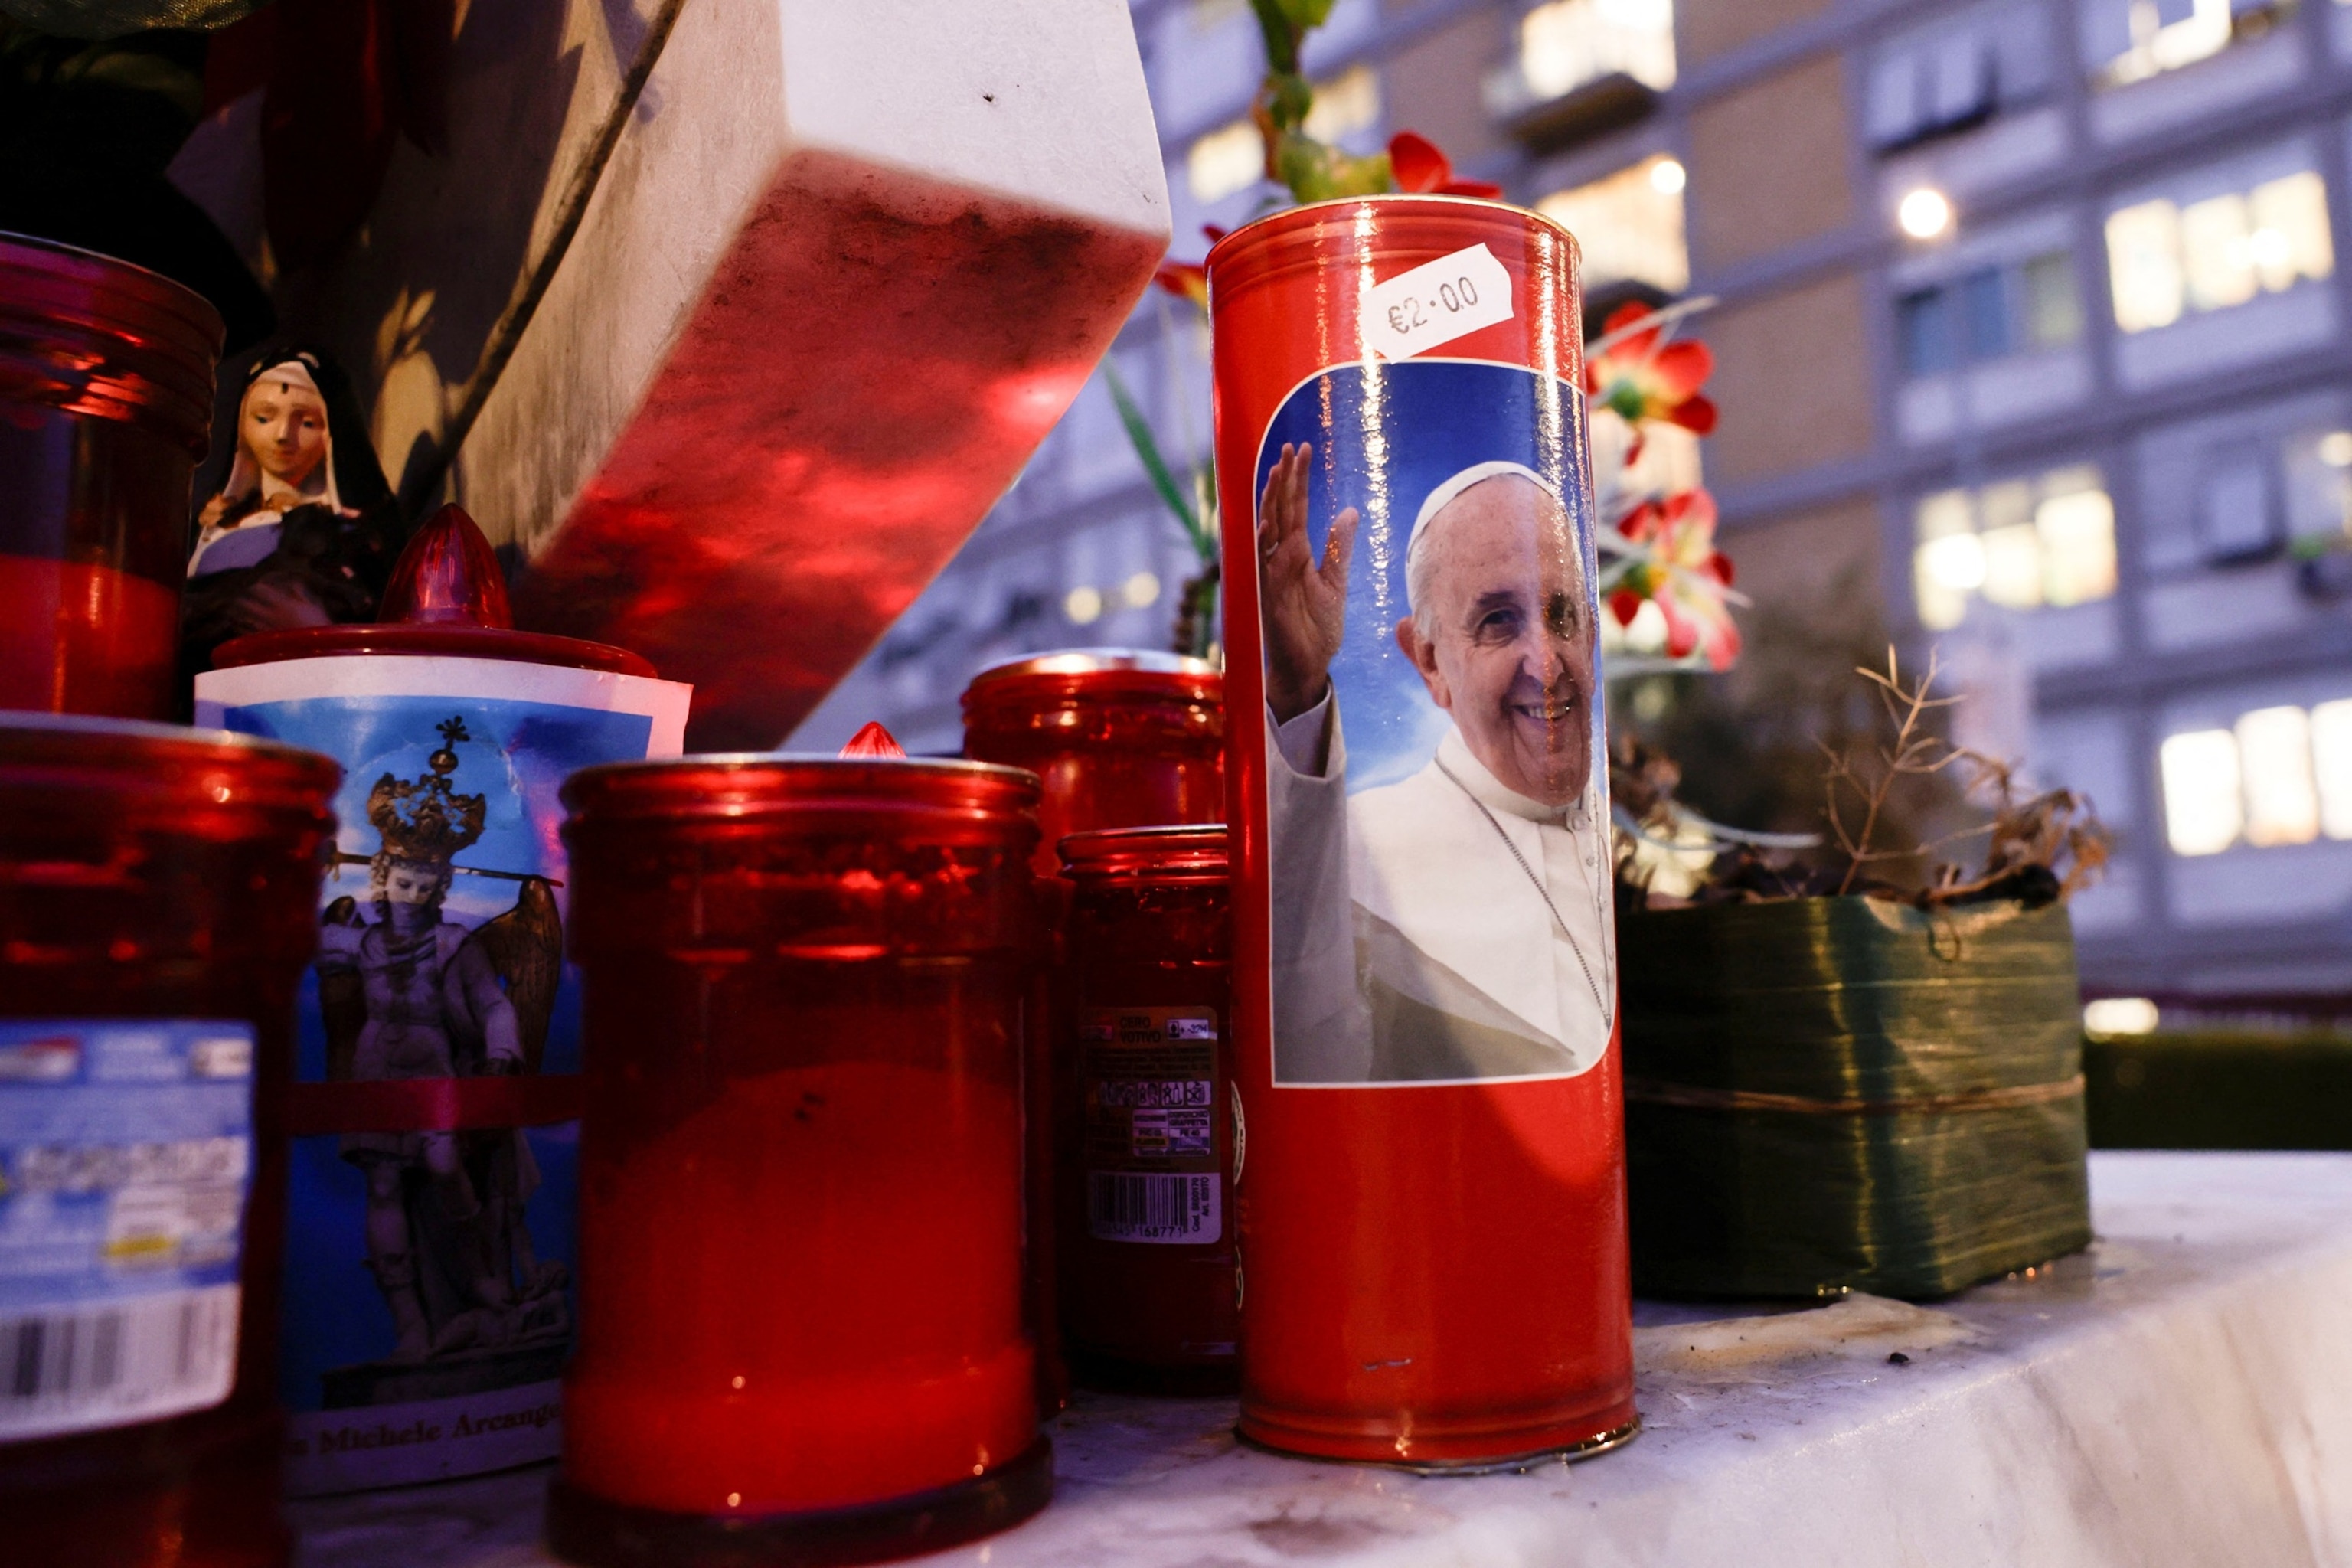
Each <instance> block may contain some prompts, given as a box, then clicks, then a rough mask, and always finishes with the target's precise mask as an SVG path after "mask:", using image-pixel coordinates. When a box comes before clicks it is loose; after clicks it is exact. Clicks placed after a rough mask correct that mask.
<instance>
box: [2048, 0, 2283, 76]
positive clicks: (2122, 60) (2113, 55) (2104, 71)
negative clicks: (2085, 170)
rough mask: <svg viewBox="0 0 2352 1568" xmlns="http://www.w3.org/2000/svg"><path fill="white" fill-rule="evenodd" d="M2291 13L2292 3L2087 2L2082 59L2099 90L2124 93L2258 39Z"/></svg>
mask: <svg viewBox="0 0 2352 1568" xmlns="http://www.w3.org/2000/svg"><path fill="white" fill-rule="evenodd" d="M2290 9H2292V4H2291V0H2281V3H2277V4H2265V3H2264V0H2083V14H2082V15H2083V45H2084V62H2085V63H2086V64H2087V65H2088V66H2089V67H2090V69H2091V74H2092V76H2093V78H2094V79H2095V80H2097V81H2098V82H2099V83H2100V84H2101V85H2103V86H2107V87H2123V86H2126V85H2128V84H2129V83H2132V82H2136V81H2145V80H2147V79H2148V78H2149V77H2152V76H2160V75H2162V74H2163V73H2164V72H2166V71H2168V70H2179V68H2181V67H2182V66H2189V65H2195V64H2196V63H2197V62H2198V61H2199V60H2202V59H2210V58H2212V57H2213V56H2215V55H2218V54H2220V53H2221V51H2222V50H2223V49H2226V48H2228V47H2230V46H2231V44H2232V43H2233V42H2235V41H2237V40H2238V39H2241V38H2246V37H2259V36H2260V35H2262V34H2263V33H2266V32H2268V31H2270V29H2271V28H2272V27H2273V26H2275V25H2276V24H2277V23H2278V21H2279V20H2280V19H2281V17H2282V16H2284V14H2285V13H2286V12H2287V11H2288V10H2290Z"/></svg>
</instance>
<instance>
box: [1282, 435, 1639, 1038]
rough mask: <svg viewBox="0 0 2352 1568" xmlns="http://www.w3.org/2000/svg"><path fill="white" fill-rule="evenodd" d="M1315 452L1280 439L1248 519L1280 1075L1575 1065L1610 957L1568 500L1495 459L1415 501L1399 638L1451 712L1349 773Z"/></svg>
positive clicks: (1343, 610) (1339, 520)
mask: <svg viewBox="0 0 2352 1568" xmlns="http://www.w3.org/2000/svg"><path fill="white" fill-rule="evenodd" d="M1313 453H1314V448H1313V447H1311V446H1308V445H1305V444H1299V445H1296V446H1294V445H1290V444H1285V446H1284V447H1283V448H1282V451H1281V455H1280V457H1279V458H1277V459H1276V462H1275V464H1274V466H1273V468H1272V470H1271V472H1270V474H1269V475H1268V478H1267V479H1266V483H1265V489H1264V491H1263V493H1262V495H1261V497H1260V500H1259V504H1258V517H1257V545H1258V564H1259V594H1260V613H1261V616H1262V619H1263V622H1264V626H1265V689H1266V708H1267V715H1266V721H1267V725H1268V734H1267V745H1266V752H1267V755H1266V774H1267V804H1268V819H1269V830H1270V837H1271V843H1272V863H1273V880H1274V898H1273V917H1274V919H1273V934H1274V954H1273V957H1274V975H1273V979H1274V1023H1275V1076H1276V1081H1278V1082H1281V1083H1286V1084H1299V1083H1366V1082H1387V1081H1407V1080H1412V1081H1423V1082H1426V1081H1431V1080H1448V1079H1455V1080H1458V1079H1486V1078H1517V1077H1533V1076H1547V1077H1549V1076H1566V1075H1569V1074H1573V1073H1578V1072H1581V1071H1583V1070H1584V1069H1585V1068H1590V1067H1591V1066H1593V1065H1594V1064H1595V1063H1597V1062H1598V1061H1600V1060H1601V1056H1602V1053H1603V1052H1604V1051H1605V1050H1606V1048H1607V1047H1608V1043H1609V1036H1610V1029H1611V1025H1612V1012H1613V1004H1614V1000H1615V996H1616V976H1615V973H1614V942H1613V941H1612V919H1611V909H1610V876H1611V867H1610V859H1609V844H1608V818H1607V809H1606V796H1605V788H1606V782H1607V781H1606V775H1605V773H1604V774H1601V776H1600V777H1599V778H1596V777H1595V773H1596V769H1595V766H1594V757H1593V754H1592V752H1593V744H1594V738H1595V735H1596V731H1597V726H1596V725H1595V724H1594V722H1593V711H1592V705H1593V703H1594V701H1595V700H1596V679H1595V670H1594V654H1595V636H1596V630H1597V628H1596V627H1595V626H1593V624H1592V615H1591V607H1590V605H1589V602H1588V598H1587V590H1586V586H1585V582H1584V576H1583V565H1582V563H1583V546H1582V542H1581V541H1580V539H1579V538H1578V537H1577V535H1576V532H1575V530H1574V526H1573V524H1572V522H1571V521H1570V512H1569V509H1568V507H1567V506H1566V505H1565V504H1563V502H1562V500H1561V499H1560V496H1559V492H1558V491H1557V489H1554V487H1553V485H1552V484H1551V483H1550V482H1549V481H1547V480H1546V479H1544V477H1543V476H1542V475H1540V474H1538V473H1537V472H1536V471H1535V470H1534V469H1532V468H1527V467H1524V466H1522V465H1520V464H1517V463H1509V462H1485V463H1477V464H1474V465H1472V466H1470V467H1468V468H1463V469H1462V470H1461V471H1459V472H1457V473H1455V474H1454V475H1453V476H1452V477H1451V478H1449V479H1445V480H1444V481H1443V482H1442V483H1440V484H1439V485H1437V486H1436V488H1435V489H1433V490H1432V491H1431V492H1430V493H1429V495H1428V496H1427V497H1426V498H1425V499H1423V500H1422V501H1421V504H1420V506H1419V508H1418V510H1417V511H1416V512H1415V514H1414V517H1413V522H1412V533H1411V534H1410V535H1409V537H1408V539H1407V541H1406V543H1405V551H1404V580H1405V600H1406V607H1407V610H1408V613H1407V614H1406V616H1404V617H1403V618H1402V619H1401V620H1399V621H1398V623H1397V626H1396V633H1395V641H1396V647H1397V651H1398V652H1399V653H1401V654H1402V656H1403V658H1405V659H1406V660H1408V661H1410V663H1411V666H1412V669H1413V671H1414V672H1415V673H1416V674H1417V675H1418V676H1419V677H1420V679H1421V681H1422V683H1423V686H1424V687H1425V688H1426V689H1427V691H1428V694H1429V698H1430V700H1431V701H1433V703H1435V705H1436V706H1437V707H1438V708H1439V709H1441V710H1444V714H1445V715H1446V717H1447V718H1448V719H1449V720H1450V721H1451V723H1450V725H1449V726H1448V728H1447V729H1446V730H1445V731H1444V736H1443V738H1442V739H1441V740H1440V741H1439V742H1438V744H1437V748H1436V752H1435V754H1434V755H1433V756H1432V757H1431V758H1430V760H1429V761H1428V763H1426V764H1425V765H1423V767H1422V768H1421V769H1420V770H1419V771H1418V772H1416V773H1412V774H1411V775H1410V776H1408V777H1406V778H1404V779H1402V780H1401V781H1400V782H1397V783H1394V784H1382V785H1381V786H1379V787H1374V788H1367V789H1363V790H1360V791H1358V792H1357V793H1356V794H1354V795H1349V793H1348V787H1347V785H1348V748H1347V742H1346V737H1345V732H1344V729H1343V725H1342V711H1341V710H1342V706H1343V704H1342V700H1341V697H1340V694H1339V691H1338V690H1337V689H1335V687H1334V685H1333V681H1332V678H1331V669H1332V662H1333V660H1334V658H1337V657H1338V655H1339V649H1340V646H1341V642H1342V638H1343V637H1344V634H1345V630H1346V618H1347V610H1348V570H1349V560H1350V557H1351V555H1352V553H1353V551H1354V545H1355V535H1356V527H1357V521H1358V514H1357V510H1356V509H1355V508H1352V507H1350V508H1349V509H1347V510H1344V511H1342V512H1340V513H1339V515H1338V516H1337V517H1336V518H1334V519H1333V520H1332V523H1331V527H1330V531H1329V534H1328V538H1327V539H1326V540H1325V542H1324V548H1323V551H1322V558H1321V560H1320V561H1319V562H1318V560H1316V559H1315V552H1314V551H1313V549H1312V547H1311V546H1310V544H1309V543H1308V541H1307V478H1308V470H1309V464H1310V460H1311V458H1312V457H1313ZM1402 499H1407V500H1409V499H1410V498H1402Z"/></svg>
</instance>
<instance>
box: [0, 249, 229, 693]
mask: <svg viewBox="0 0 2352 1568" xmlns="http://www.w3.org/2000/svg"><path fill="white" fill-rule="evenodd" d="M221 331H222V329H221V321H220V316H219V314H218V312H216V311H215V310H214V309H213V308H212V306H211V305H209V304H207V303H206V302H205V300H203V299H202V298H201V297H200V296H198V295H197V294H195V293H194V292H192V291H191V290H189V289H184V288H182V287H181V286H180V285H179V284H177V283H174V282H173V281H172V280H171V279H167V278H163V277H159V276H158V275H156V274H155V273H152V272H149V271H147V270H146V269H145V268H139V267H132V266H131V265H130V264H128V263H127V262H121V261H117V260H115V259H113V258H111V257H105V256H98V255H93V254H92V253H90V252H89V251H86V250H76V249H73V248H72V247H68V246H62V245H52V244H49V243H47V242H46V241H42V240H34V239H25V238H22V237H17V236H14V235H10V236H0V708H20V709H34V710H43V711H47V712H58V713H96V714H107V715H111V716H114V717H117V718H125V719H169V718H171V717H172V716H173V692H172V671H173V644H174V639H175V638H176V637H178V635H179V624H180V584H181V583H182V581H183V580H184V577H185V576H186V573H187V561H188V491H189V481H190V479H191V478H192V476H193V475H194V472H195V466H196V464H197V462H198V461H200V460H201V459H202V458H203V457H204V455H205V445H206V443H207V441H208V439H209V437H210V431H211V426H212V400H213V366H214V362H215V360H217V359H218V358H219V356H220V346H221Z"/></svg>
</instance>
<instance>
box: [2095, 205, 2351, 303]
mask: <svg viewBox="0 0 2352 1568" xmlns="http://www.w3.org/2000/svg"><path fill="white" fill-rule="evenodd" d="M2335 270H2336V247H2335V245H2334V242H2333V241H2332V240H2331V239H2330V238H2329V237H2328V226H2327V187H2326V184H2324V183H2323V182H2322V181H2321V180H2320V177H2319V176H2318V175H2317V174H2314V173H2313V172H2311V171H2310V170H2307V169H2306V170H2304V171H2303V172H2301V173H2299V174H2288V175H2286V176H2284V178H2281V179H2276V180H2269V181H2265V182H2264V183H2263V184H2259V185H2256V186H2255V187H2254V188H2253V189H2252V191H2251V192H2247V193H2244V194H2236V193H2228V194H2224V195H2217V196H2210V197H2208V198H2206V199H2205V200H2203V201H2199V202H2192V203H2190V204H2189V205H2188V206H2187V207H2186V208H2182V207H2179V206H2176V205H2174V204H2173V203H2171V202H2169V201H2166V200H2162V199H2158V200H2156V201H2150V202H2141V203H2139V204H2138V205H2134V206H2128V207H2123V208H2119V209H2118V210H2116V211H2115V212H2113V213H2110V214H2108V215H2107V274H2108V278H2109V280H2110V282H2111V284H2112V286H2113V288H2114V289H2115V297H2116V326H2118V327H2120V328H2122V329H2123V330H2124V331H2126V332H2137V331H2147V329H2148V328H2150V327H2166V326H2170V325H2171V324H2172V323H2173V322H2174V321H2179V319H2180V316H2181V313H2182V311H2183V310H2227V309H2229V308H2230V307H2231V306H2232V305H2242V304H2244V303H2245V302H2246V301H2247V300H2252V299H2253V298H2255V297H2256V296H2257V295H2259V294H2263V293H2273V294H2274V293H2277V292H2279V291H2280V290H2282V289H2290V288H2292V287H2294V284H2295V283H2296V282H2298V281H2299V280H2301V279H2306V278H2310V279H2321V278H2326V277H2327V276H2328V275H2330V274H2331V273H2333V272H2334V271H2335Z"/></svg>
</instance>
